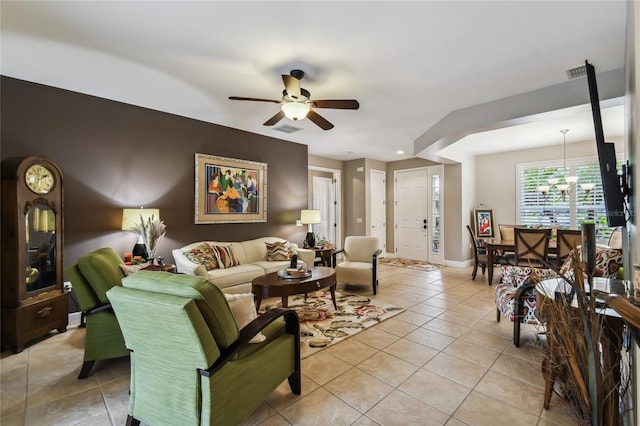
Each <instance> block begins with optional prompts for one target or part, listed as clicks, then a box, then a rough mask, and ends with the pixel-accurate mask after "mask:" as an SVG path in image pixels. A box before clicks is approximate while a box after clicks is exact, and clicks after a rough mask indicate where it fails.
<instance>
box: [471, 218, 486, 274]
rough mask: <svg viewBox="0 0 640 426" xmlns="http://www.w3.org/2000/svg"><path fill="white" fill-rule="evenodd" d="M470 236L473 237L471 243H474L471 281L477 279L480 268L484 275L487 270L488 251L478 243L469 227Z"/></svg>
mask: <svg viewBox="0 0 640 426" xmlns="http://www.w3.org/2000/svg"><path fill="white" fill-rule="evenodd" d="M467 230H468V231H469V235H471V241H472V242H473V272H472V273H471V279H472V280H475V279H476V273H477V272H478V266H481V267H482V275H484V273H485V271H486V270H487V249H486V248H485V247H484V246H483V245H482V244H480V242H478V239H477V238H476V236H475V234H474V233H473V230H472V229H471V227H470V226H469V225H467Z"/></svg>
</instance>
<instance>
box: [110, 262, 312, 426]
mask: <svg viewBox="0 0 640 426" xmlns="http://www.w3.org/2000/svg"><path fill="white" fill-rule="evenodd" d="M122 283H123V286H122V287H113V288H112V289H111V290H109V291H108V292H107V295H108V297H109V300H110V301H111V303H112V305H113V308H114V311H115V313H116V316H117V317H118V321H119V322H120V325H121V327H122V331H123V333H124V338H125V342H126V345H127V348H128V349H129V350H130V351H131V388H130V397H129V416H128V418H127V424H130V425H138V424H140V422H144V423H145V424H152V425H163V424H165V425H178V424H181V425H188V424H189V425H196V424H198V425H211V424H216V425H234V424H238V423H241V422H242V421H243V420H245V419H246V418H247V417H249V416H250V415H251V414H252V413H253V412H254V411H255V410H256V408H258V407H259V406H260V404H262V402H263V401H264V399H265V398H266V397H267V396H268V395H269V394H270V393H271V392H272V391H273V390H274V389H275V388H276V387H278V386H279V385H280V384H281V383H282V382H283V381H284V380H285V379H288V381H289V386H290V388H291V391H292V392H293V393H294V394H298V395H299V394H300V392H301V375H300V331H299V327H300V324H299V321H298V315H297V314H296V312H295V311H294V310H291V309H273V310H270V311H269V312H267V313H265V314H263V315H260V316H259V317H258V318H257V319H255V320H254V321H252V322H250V323H249V324H248V325H247V326H245V327H244V328H242V329H241V330H238V327H237V325H236V321H235V319H234V317H233V314H232V312H231V309H230V307H229V304H228V303H227V299H226V298H225V296H224V295H223V294H222V292H221V291H220V289H219V288H218V287H216V286H215V285H213V284H212V283H211V282H210V281H208V280H207V279H206V278H203V277H199V276H193V275H184V274H171V273H167V272H150V271H140V272H136V273H135V274H132V275H130V276H128V277H127V278H125V279H124V280H123V281H122ZM282 318H284V321H282ZM258 332H261V333H262V334H263V335H264V336H265V337H266V339H265V340H264V341H262V342H260V343H249V340H251V339H252V337H253V336H254V335H256V333H258Z"/></svg>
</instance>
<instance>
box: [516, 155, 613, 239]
mask: <svg viewBox="0 0 640 426" xmlns="http://www.w3.org/2000/svg"><path fill="white" fill-rule="evenodd" d="M619 158H622V156H619ZM621 163H622V162H619V164H618V166H620V164H621ZM563 169H564V166H563V161H562V160H555V161H544V162H537V163H520V164H517V165H516V176H517V179H518V182H517V194H516V197H517V200H516V201H517V204H518V208H517V216H518V217H519V218H520V224H522V225H528V226H533V225H542V226H560V227H565V228H574V229H578V228H579V226H580V224H581V223H582V222H584V221H585V220H593V221H595V223H596V231H597V238H598V241H607V240H608V238H609V235H610V234H611V231H612V229H611V228H609V227H607V218H606V216H605V206H604V194H603V192H602V184H601V182H600V166H599V164H598V159H597V158H596V157H583V158H572V159H569V158H567V160H566V169H567V171H566V173H565V172H564V170H563ZM567 175H575V176H578V178H579V180H578V183H577V184H576V185H572V187H571V188H570V190H569V192H568V193H567V194H564V195H562V194H561V193H560V191H559V190H558V189H557V188H554V187H551V188H550V190H549V192H548V193H547V194H546V195H545V194H543V193H542V192H541V191H539V189H538V187H540V186H543V185H549V179H551V178H557V179H559V180H560V183H564V176H567ZM584 183H594V184H595V187H594V188H593V189H592V190H591V191H586V190H584V189H583V188H582V187H581V185H580V184H584Z"/></svg>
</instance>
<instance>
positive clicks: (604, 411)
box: [538, 250, 620, 425]
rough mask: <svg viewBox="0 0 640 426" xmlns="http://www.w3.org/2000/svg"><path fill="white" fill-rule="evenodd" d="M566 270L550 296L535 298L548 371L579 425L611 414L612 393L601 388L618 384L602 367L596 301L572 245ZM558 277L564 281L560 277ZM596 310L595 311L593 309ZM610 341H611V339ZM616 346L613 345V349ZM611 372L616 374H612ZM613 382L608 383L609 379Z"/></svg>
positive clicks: (603, 333)
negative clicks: (568, 266) (559, 387)
mask: <svg viewBox="0 0 640 426" xmlns="http://www.w3.org/2000/svg"><path fill="white" fill-rule="evenodd" d="M570 258H571V266H570V271H569V273H566V274H564V275H561V280H562V281H559V286H564V291H556V292H555V299H554V298H550V297H539V299H541V300H539V303H538V307H539V309H540V311H539V312H540V315H541V317H542V319H543V321H544V322H545V325H546V329H547V331H546V335H547V342H548V350H549V354H548V356H549V358H550V360H551V368H552V371H553V375H554V376H555V378H556V379H559V381H560V383H561V389H562V392H563V394H564V396H565V397H567V398H568V399H569V401H570V402H571V406H572V407H573V409H574V412H575V414H576V416H577V418H578V419H579V421H580V422H581V423H582V424H592V425H605V424H609V423H610V421H611V419H612V418H616V417H617V416H616V415H615V414H614V413H613V412H612V410H616V408H617V406H618V404H617V401H614V400H612V399H614V398H615V399H617V392H615V395H606V394H605V393H606V392H607V391H605V389H614V388H619V386H620V383H619V381H620V380H619V377H620V376H619V374H618V375H615V374H614V372H613V371H605V366H604V363H603V362H602V358H601V356H606V355H604V354H603V353H602V352H601V345H606V344H607V343H612V342H607V340H606V339H607V333H606V330H605V327H606V324H605V323H604V321H605V319H604V318H605V315H602V314H601V312H602V306H600V305H598V306H597V305H596V297H595V296H594V297H591V295H590V293H589V287H588V283H587V285H586V286H585V281H586V274H585V271H584V269H583V264H582V261H581V259H580V255H579V254H578V251H577V250H573V251H572V252H571V254H570ZM563 281H564V282H563ZM599 312H600V313H599ZM612 344H613V343H612ZM618 350H619V349H618ZM616 377H617V379H616ZM616 380H617V381H618V383H614V381H616Z"/></svg>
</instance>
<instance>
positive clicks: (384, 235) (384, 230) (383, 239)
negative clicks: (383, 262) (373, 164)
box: [367, 169, 387, 253]
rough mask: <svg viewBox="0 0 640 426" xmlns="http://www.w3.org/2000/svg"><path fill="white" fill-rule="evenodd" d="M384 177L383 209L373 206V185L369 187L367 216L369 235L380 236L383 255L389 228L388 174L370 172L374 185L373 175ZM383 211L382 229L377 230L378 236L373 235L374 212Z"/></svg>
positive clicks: (378, 171)
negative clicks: (387, 220)
mask: <svg viewBox="0 0 640 426" xmlns="http://www.w3.org/2000/svg"><path fill="white" fill-rule="evenodd" d="M374 174H375V175H382V200H381V201H382V207H380V206H374V205H373V200H374V197H373V188H372V185H369V191H370V194H369V214H367V228H368V229H367V235H370V236H378V239H379V244H380V245H379V246H378V248H380V249H382V252H383V253H386V251H387V228H386V216H387V214H386V210H387V194H386V181H387V173H386V172H385V171H384V170H377V169H370V170H369V180H370V182H371V183H373V175H374ZM380 208H381V209H382V218H381V219H382V223H381V224H380V228H377V231H378V232H376V234H378V235H374V233H373V229H374V228H373V227H374V224H373V223H372V220H371V218H372V217H373V214H374V213H373V212H374V210H375V209H380ZM380 229H382V233H381V235H379V234H380V233H379V231H380Z"/></svg>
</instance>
